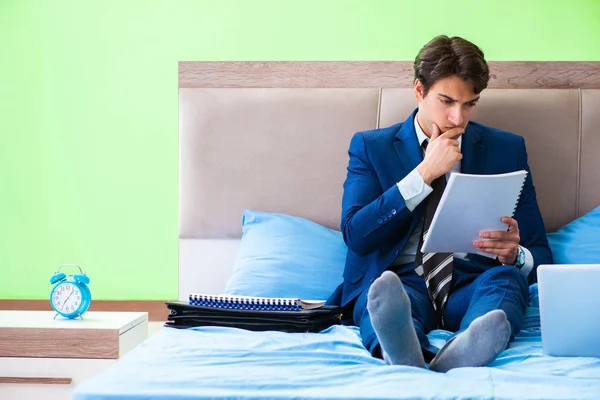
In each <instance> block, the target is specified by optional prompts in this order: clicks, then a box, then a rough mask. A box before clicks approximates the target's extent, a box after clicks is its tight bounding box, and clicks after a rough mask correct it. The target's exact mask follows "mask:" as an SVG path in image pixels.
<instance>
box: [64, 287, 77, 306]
mask: <svg viewBox="0 0 600 400" xmlns="http://www.w3.org/2000/svg"><path fill="white" fill-rule="evenodd" d="M73 292H75V291H74V290H72V291H71V293H69V295H68V296H67V298H66V299H65V301H64V302H63V303H62V306H60V308H63V307H64V306H65V304H67V301H68V300H69V297H71V295H72V294H73Z"/></svg>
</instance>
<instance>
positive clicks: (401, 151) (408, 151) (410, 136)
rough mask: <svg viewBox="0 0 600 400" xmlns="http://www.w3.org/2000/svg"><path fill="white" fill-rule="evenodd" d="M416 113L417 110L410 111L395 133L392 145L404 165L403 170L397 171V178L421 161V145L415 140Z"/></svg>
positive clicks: (404, 174)
mask: <svg viewBox="0 0 600 400" xmlns="http://www.w3.org/2000/svg"><path fill="white" fill-rule="evenodd" d="M416 113H417V110H415V111H413V112H412V114H411V115H410V116H409V117H408V118H407V119H406V121H404V123H403V124H402V127H401V128H400V130H399V131H398V133H396V135H395V140H394V147H395V148H396V153H397V154H398V158H399V159H400V162H401V163H402V165H403V166H404V171H398V172H399V174H398V176H399V179H397V180H400V179H401V178H402V177H404V176H406V175H407V174H408V173H409V172H410V171H412V170H413V169H414V168H415V167H416V166H417V165H419V163H420V162H421V161H423V155H422V154H421V145H420V144H419V142H418V140H417V133H416V132H415V125H414V118H415V114H416Z"/></svg>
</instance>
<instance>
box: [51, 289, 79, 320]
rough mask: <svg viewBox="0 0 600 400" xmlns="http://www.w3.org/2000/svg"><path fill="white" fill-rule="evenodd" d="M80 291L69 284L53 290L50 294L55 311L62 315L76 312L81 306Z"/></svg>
mask: <svg viewBox="0 0 600 400" xmlns="http://www.w3.org/2000/svg"><path fill="white" fill-rule="evenodd" d="M81 302H82V295H81V290H79V288H78V287H77V286H75V285H74V284H72V283H70V282H64V283H61V284H60V285H58V286H57V287H55V288H54V291H53V293H52V305H53V306H54V308H55V309H56V311H58V312H60V313H62V314H71V313H74V312H76V311H77V310H78V309H79V307H80V306H81Z"/></svg>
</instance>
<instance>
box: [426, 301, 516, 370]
mask: <svg viewBox="0 0 600 400" xmlns="http://www.w3.org/2000/svg"><path fill="white" fill-rule="evenodd" d="M509 339H510V323H509V322H508V320H507V319H506V314H505V313H504V311H502V310H493V311H490V312H488V313H487V314H485V315H482V316H481V317H479V318H476V319H475V320H473V322H471V325H469V327H468V328H467V330H465V331H464V332H462V333H460V334H458V335H456V336H455V337H453V338H452V339H450V340H449V341H448V343H446V344H445V345H444V347H442V349H441V350H440V351H439V353H438V354H437V355H436V356H435V358H434V359H433V360H432V361H431V363H430V364H429V369H430V370H432V371H437V372H447V371H449V370H451V369H452V368H460V367H481V366H484V365H487V364H489V363H490V362H492V361H493V360H494V359H495V358H496V357H497V356H498V354H500V352H501V351H502V350H504V349H505V348H506V345H507V344H508V340H509Z"/></svg>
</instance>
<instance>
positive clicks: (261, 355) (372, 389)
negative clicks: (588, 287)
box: [73, 286, 600, 400]
mask: <svg viewBox="0 0 600 400" xmlns="http://www.w3.org/2000/svg"><path fill="white" fill-rule="evenodd" d="M536 294H537V293H536V288H535V286H534V287H533V288H532V304H531V307H529V308H528V311H527V321H526V325H525V329H524V330H523V331H522V332H521V333H519V334H518V335H517V337H516V340H515V341H514V342H513V343H511V345H510V346H509V348H508V349H507V350H505V351H504V352H502V353H501V354H500V356H499V357H498V359H497V360H496V361H494V362H493V363H492V364H490V365H489V366H488V367H484V368H458V369H455V370H452V371H450V372H448V373H446V374H440V373H435V372H430V371H428V370H426V369H419V368H412V367H402V366H388V365H386V364H385V363H384V362H383V361H381V360H378V359H375V358H373V357H371V356H370V354H369V353H368V352H367V351H366V350H365V348H364V347H363V346H362V343H361V340H360V335H359V332H358V330H357V329H356V328H354V327H344V326H335V327H332V328H329V329H327V330H325V331H323V332H321V333H305V334H300V333H297V334H291V333H282V332H249V331H244V330H239V329H232V328H219V327H205V328H194V329H187V330H176V329H172V328H164V329H163V331H162V332H160V333H159V334H157V335H154V336H152V337H151V338H149V339H148V340H147V341H146V342H144V343H143V344H141V345H140V346H138V347H137V348H136V349H134V350H133V351H131V352H130V353H128V354H127V355H126V356H125V357H123V358H122V359H121V360H119V361H118V362H117V363H116V364H115V365H114V366H113V367H111V368H109V369H108V370H106V371H104V372H103V373H101V374H99V375H97V376H95V377H93V378H91V379H89V380H87V381H85V382H84V383H82V384H81V385H80V386H78V387H77V388H76V390H75V394H74V397H73V399H75V400H108V399H111V400H114V399H124V400H125V399H126V400H134V399H135V400H139V399H173V400H175V399H177V400H179V399H234V398H238V399H239V398H242V399H264V398H270V399H282V400H284V399H285V400H287V399H299V398H306V399H415V398H419V399H594V400H598V399H600V359H597V358H582V357H578V358H554V357H545V356H542V349H541V337H540V330H539V312H538V309H537V308H536V307H535V305H536V300H537V296H536ZM429 337H430V339H431V340H432V342H433V343H434V344H438V345H441V344H443V343H444V341H445V339H447V338H448V337H449V333H448V332H445V331H434V332H431V333H430V335H429Z"/></svg>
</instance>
